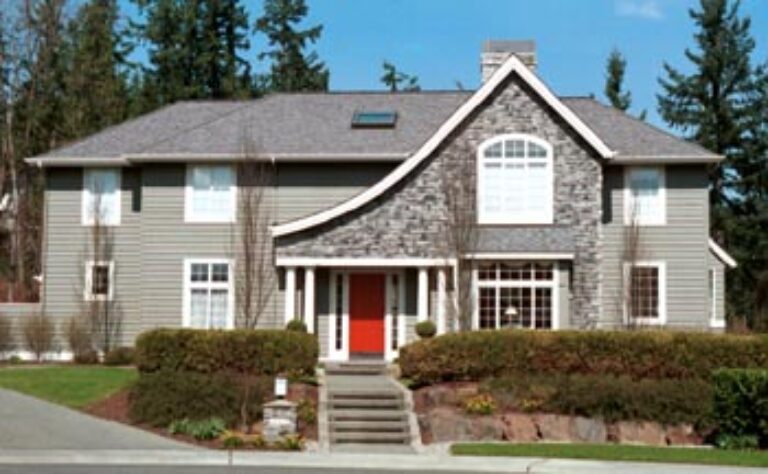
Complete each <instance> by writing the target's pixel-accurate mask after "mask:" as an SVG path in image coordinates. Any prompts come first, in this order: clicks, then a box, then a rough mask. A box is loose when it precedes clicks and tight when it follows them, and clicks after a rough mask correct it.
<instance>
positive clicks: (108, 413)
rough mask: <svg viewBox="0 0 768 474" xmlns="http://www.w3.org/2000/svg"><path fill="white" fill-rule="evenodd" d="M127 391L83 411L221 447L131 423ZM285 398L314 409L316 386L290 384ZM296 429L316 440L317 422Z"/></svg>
mask: <svg viewBox="0 0 768 474" xmlns="http://www.w3.org/2000/svg"><path fill="white" fill-rule="evenodd" d="M129 392H130V391H129V390H122V391H120V392H117V393H114V394H112V395H110V396H108V397H107V398H104V399H102V400H99V401H98V402H96V403H94V404H92V405H90V406H88V407H86V408H85V409H84V410H83V411H85V412H86V413H88V414H90V415H93V416H95V417H98V418H102V419H105V420H109V421H116V422H118V423H123V424H126V425H130V426H133V427H135V428H139V429H142V430H145V431H149V432H151V433H154V434H157V435H160V436H163V437H166V438H169V439H173V440H175V441H181V442H183V443H188V444H193V445H195V446H200V447H204V448H209V449H223V446H222V442H221V441H220V440H210V441H200V440H196V439H195V438H193V437H191V436H187V435H172V434H170V433H168V430H167V429H165V428H157V427H153V426H150V425H147V424H143V423H133V422H132V421H131V419H130V417H129V416H128V412H129V410H130V400H129ZM286 398H287V399H288V400H291V401H294V402H298V401H299V400H301V399H302V398H305V399H309V400H312V403H313V404H314V406H315V409H317V401H318V388H317V386H314V385H309V384H291V386H290V388H289V390H288V396H287V397H286ZM298 430H299V434H301V436H302V437H303V438H304V439H306V440H317V422H315V423H313V424H311V425H306V424H304V423H302V422H301V421H300V422H299V426H298Z"/></svg>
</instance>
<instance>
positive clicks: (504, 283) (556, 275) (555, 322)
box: [472, 262, 560, 331]
mask: <svg viewBox="0 0 768 474" xmlns="http://www.w3.org/2000/svg"><path fill="white" fill-rule="evenodd" d="M501 263H505V262H501ZM506 263H508V262H506ZM526 263H537V262H526ZM480 288H534V289H535V288H550V289H551V290H552V314H551V316H552V327H550V328H548V329H539V330H541V331H544V330H548V331H556V330H558V329H560V267H559V265H558V264H557V263H556V262H555V263H552V279H551V280H492V281H490V280H484V281H480V277H479V271H478V266H477V265H473V267H472V300H473V303H472V308H473V309H472V329H474V330H479V329H480ZM531 324H535V318H531ZM496 325H497V326H498V325H499V315H497V316H496ZM498 329H499V328H498V327H497V328H496V330H498ZM524 329H535V327H531V328H524Z"/></svg>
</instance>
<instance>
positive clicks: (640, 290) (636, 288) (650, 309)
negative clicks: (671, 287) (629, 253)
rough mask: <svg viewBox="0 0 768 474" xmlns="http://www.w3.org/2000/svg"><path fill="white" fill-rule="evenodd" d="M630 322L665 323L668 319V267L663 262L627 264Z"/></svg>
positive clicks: (627, 306) (628, 314)
mask: <svg viewBox="0 0 768 474" xmlns="http://www.w3.org/2000/svg"><path fill="white" fill-rule="evenodd" d="M625 272H626V278H627V284H628V285H629V287H628V292H627V298H628V301H627V302H626V311H627V316H628V318H629V322H630V323H637V324H664V322H665V321H666V301H665V300H666V290H665V288H666V267H665V265H664V263H663V262H637V263H635V264H634V265H631V264H629V263H627V264H626V265H625Z"/></svg>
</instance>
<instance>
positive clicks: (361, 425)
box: [330, 420, 410, 433]
mask: <svg viewBox="0 0 768 474" xmlns="http://www.w3.org/2000/svg"><path fill="white" fill-rule="evenodd" d="M330 430H331V432H332V433H341V432H349V431H356V432H361V433H362V432H365V433H408V432H409V430H410V426H409V425H408V422H407V421H404V420H400V421H371V420H367V421H332V422H331V423H330Z"/></svg>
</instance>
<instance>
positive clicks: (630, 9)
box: [616, 0, 664, 20]
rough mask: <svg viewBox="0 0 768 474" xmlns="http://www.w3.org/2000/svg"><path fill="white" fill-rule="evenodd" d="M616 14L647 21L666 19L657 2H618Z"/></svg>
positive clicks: (649, 0) (619, 0) (620, 0)
mask: <svg viewBox="0 0 768 474" xmlns="http://www.w3.org/2000/svg"><path fill="white" fill-rule="evenodd" d="M616 14H617V15H619V16H628V17H634V18H643V19H645V20H660V19H662V18H664V12H662V11H661V7H660V6H659V2H658V1H657V0H617V2H616Z"/></svg>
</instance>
